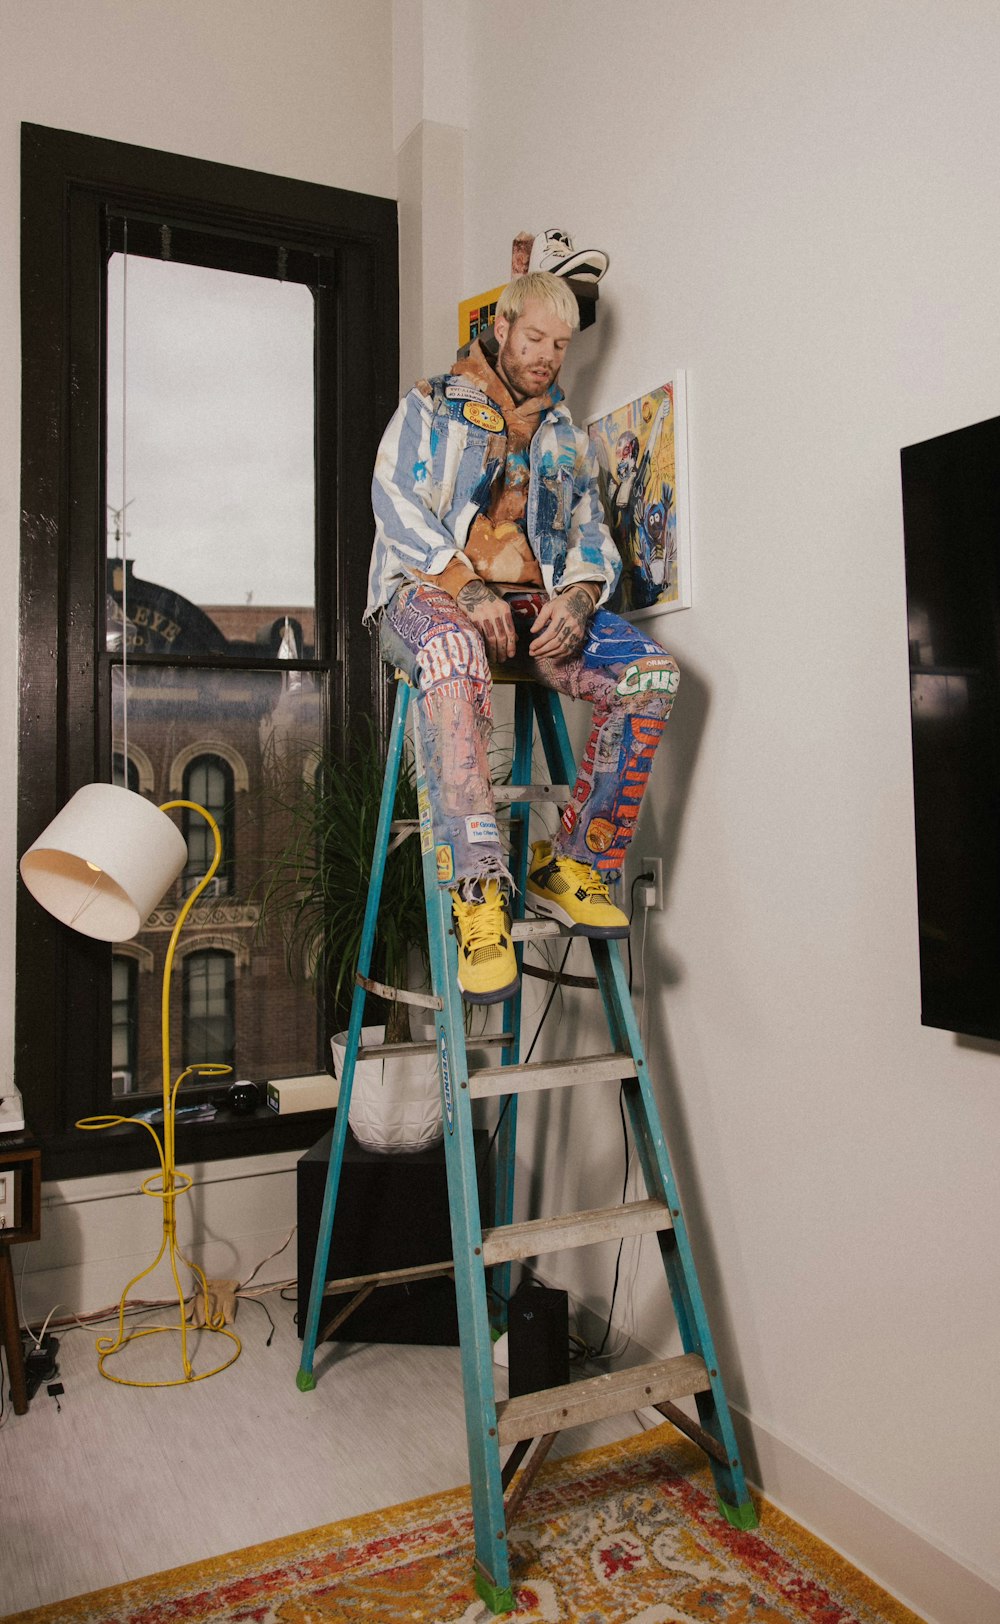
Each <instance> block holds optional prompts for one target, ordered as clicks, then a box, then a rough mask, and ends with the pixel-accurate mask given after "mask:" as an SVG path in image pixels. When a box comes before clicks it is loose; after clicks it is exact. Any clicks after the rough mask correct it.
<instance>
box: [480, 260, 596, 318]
mask: <svg viewBox="0 0 1000 1624" xmlns="http://www.w3.org/2000/svg"><path fill="white" fill-rule="evenodd" d="M529 299H541V300H542V302H543V303H544V304H547V305H549V306H551V308H552V309H553V310H554V311H555V313H556V315H557V316H558V317H559V320H560V321H564V322H565V323H566V325H567V327H579V325H580V308H579V306H578V304H577V302H576V299H575V297H574V294H573V290H572V288H570V287H568V286H567V284H566V281H565V280H564V278H563V277H561V276H553V275H552V272H551V271H529V272H528V273H527V275H525V276H515V278H514V280H513V282H508V283H507V286H506V287H505V288H504V290H503V292H502V293H501V295H500V297H499V299H498V300H497V311H496V313H497V316H502V317H503V319H504V321H509V322H510V323H511V326H513V324H514V322H515V321H516V320H517V318H518V316H520V315H521V313H522V312H523V310H524V307H525V305H526V304H527V302H528V300H529Z"/></svg>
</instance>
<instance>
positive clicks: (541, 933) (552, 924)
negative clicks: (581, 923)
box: [510, 919, 569, 942]
mask: <svg viewBox="0 0 1000 1624" xmlns="http://www.w3.org/2000/svg"><path fill="white" fill-rule="evenodd" d="M510 934H511V939H512V940H513V941H515V942H542V941H545V940H546V939H547V938H548V937H551V936H568V935H569V929H568V927H567V926H566V925H560V923H559V921H558V919H515V920H514V922H513V924H512V926H511V932H510Z"/></svg>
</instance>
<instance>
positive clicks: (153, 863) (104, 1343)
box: [21, 784, 240, 1387]
mask: <svg viewBox="0 0 1000 1624" xmlns="http://www.w3.org/2000/svg"><path fill="white" fill-rule="evenodd" d="M178 808H186V809H187V810H189V811H191V812H197V813H199V814H200V815H201V816H202V817H203V818H204V819H205V820H206V822H207V823H208V825H209V827H210V828H211V831H212V835H213V838H214V841H215V855H214V857H213V860H212V863H211V865H210V867H209V869H208V872H207V874H205V876H204V877H203V879H202V880H201V881H200V882H199V884H198V885H197V886H195V888H194V889H193V890H192V891H191V893H190V895H189V896H187V897H186V898H185V900H184V904H183V906H182V907H181V909H180V912H179V913H178V916H177V922H176V924H175V925H174V928H173V931H172V932H171V935H170V941H169V944H168V947H167V957H166V962H165V964H164V967H163V994H162V1000H161V1020H162V1054H163V1137H162V1139H161V1137H160V1135H159V1134H158V1133H157V1132H156V1129H155V1128H154V1127H152V1126H151V1124H150V1123H148V1122H145V1121H139V1120H138V1119H136V1118H134V1117H129V1116H97V1117H85V1118H84V1119H83V1120H82V1121H80V1122H78V1123H77V1127H78V1128H85V1129H88V1130H89V1129H98V1128H112V1127H117V1126H119V1125H127V1124H130V1123H131V1124H134V1126H136V1127H142V1128H145V1129H146V1130H147V1132H149V1133H150V1134H152V1136H153V1140H154V1142H155V1144H156V1148H157V1152H158V1154H159V1159H160V1171H159V1173H158V1174H156V1173H151V1174H150V1176H149V1177H148V1178H147V1179H145V1180H144V1182H143V1184H142V1193H143V1194H144V1195H149V1196H153V1197H155V1198H156V1199H157V1200H159V1201H160V1202H161V1203H162V1209H163V1232H162V1238H161V1241H160V1250H159V1251H158V1253H157V1254H156V1257H155V1258H154V1259H153V1261H152V1263H150V1265H149V1266H148V1268H145V1269H143V1270H142V1272H141V1273H140V1274H137V1275H136V1276H135V1278H134V1279H133V1280H130V1281H129V1283H128V1285H127V1286H126V1287H125V1289H124V1291H123V1292H122V1294H121V1300H120V1302H119V1304H118V1333H117V1336H114V1337H101V1338H99V1339H98V1342H97V1351H98V1354H99V1356H100V1357H99V1360H98V1364H99V1367H100V1371H101V1375H102V1376H106V1377H107V1379H108V1380H109V1381H114V1382H120V1383H121V1384H122V1385H124V1386H126V1387H180V1386H183V1385H184V1384H185V1383H186V1382H192V1381H203V1380H204V1379H205V1378H206V1377H208V1376H216V1375H218V1374H219V1372H220V1371H222V1370H226V1369H227V1368H228V1367H229V1366H230V1365H231V1364H232V1363H233V1361H234V1360H235V1359H237V1358H238V1357H239V1354H240V1340H239V1338H238V1337H237V1336H236V1334H235V1333H234V1332H233V1331H231V1330H229V1329H228V1327H227V1326H226V1325H225V1322H224V1316H223V1314H222V1313H221V1312H218V1311H216V1310H214V1309H213V1308H212V1306H211V1304H210V1301H209V1290H208V1282H207V1280H206V1279H205V1275H204V1273H203V1272H202V1270H201V1269H200V1268H199V1267H198V1265H197V1264H196V1263H193V1262H192V1261H191V1259H190V1258H188V1257H185V1255H184V1253H183V1252H182V1251H181V1250H180V1247H179V1246H178V1245H177V1221H176V1202H177V1197H178V1196H180V1195H184V1194H185V1193H186V1192H187V1191H188V1190H189V1189H190V1188H191V1183H192V1180H191V1178H190V1176H189V1174H187V1173H179V1172H178V1171H177V1168H176V1165H175V1159H174V1124H175V1113H176V1103H177V1091H178V1089H179V1088H180V1086H181V1084H182V1083H183V1081H184V1079H185V1078H186V1077H190V1076H192V1075H195V1076H199V1077H217V1076H221V1075H222V1074H223V1073H226V1072H228V1071H229V1070H230V1068H229V1066H224V1065H216V1064H213V1063H204V1064H202V1063H199V1064H197V1065H194V1066H188V1067H187V1068H186V1069H185V1070H184V1071H182V1072H180V1073H179V1075H178V1076H177V1078H176V1080H175V1081H173V1082H172V1081H171V1074H170V978H171V972H172V970H173V965H174V949H175V947H176V945H177V939H178V937H179V936H180V933H181V929H182V927H183V925H184V921H185V920H186V918H187V916H188V914H189V913H190V911H191V908H192V907H193V905H194V903H195V902H196V901H197V899H198V897H199V896H200V895H201V893H202V892H203V891H204V889H205V887H206V886H207V885H208V882H209V881H210V880H211V879H212V877H213V876H214V874H215V871H216V869H217V868H218V866H219V861H220V858H221V856H222V840H221V838H220V835H219V829H218V825H217V824H216V822H215V819H214V818H213V817H212V815H211V813H209V812H206V810H205V808H204V807H203V806H199V805H198V804H197V802H195V801H165V802H164V804H163V805H162V806H159V807H157V806H155V805H154V804H153V802H152V801H147V800H144V799H143V797H142V796H141V795H138V794H136V793H135V791H134V790H130V789H125V788H123V787H122V786H121V785H118V784H86V785H84V787H83V788H82V789H79V790H77V792H76V794H75V795H74V796H72V797H71V799H70V800H69V801H67V803H66V805H65V806H64V807H63V809H62V811H61V812H58V813H57V814H56V816H55V817H54V818H53V819H52V822H51V823H50V824H49V825H48V827H47V828H46V829H45V830H44V831H43V832H42V834H40V835H39V837H38V839H37V840H36V841H35V842H34V844H33V845H32V846H30V847H29V849H28V850H27V851H26V852H25V854H24V856H23V857H22V858H21V877H22V879H23V880H24V883H25V885H26V886H27V887H28V890H29V891H30V892H31V894H32V896H33V897H34V898H35V900H36V901H37V902H39V903H41V905H42V907H43V908H46V909H47V910H48V912H49V913H51V914H54V916H55V917H56V919H58V920H60V921H61V922H62V923H63V924H64V925H68V926H69V927H70V928H71V929H72V930H78V931H80V932H82V934H83V935H85V936H93V937H96V938H97V939H98V940H99V941H104V942H123V941H127V940H128V939H129V938H130V937H132V936H135V935H136V933H137V932H138V931H139V930H141V928H142V926H143V924H144V923H145V921H146V920H147V919H148V918H149V915H150V914H151V913H152V911H153V909H154V908H155V907H156V905H157V903H158V902H159V901H160V900H161V898H162V897H163V896H164V895H165V893H166V892H167V891H168V890H169V888H170V886H171V885H172V884H173V883H174V881H175V880H176V879H177V878H178V876H179V874H180V873H181V871H182V869H183V868H184V866H185V864H186V862H187V858H188V849H187V842H186V841H185V839H184V837H183V835H182V834H181V833H180V830H179V829H178V828H177V825H176V824H175V823H174V822H173V821H172V820H171V819H170V818H169V817H168V816H167V813H168V812H171V811H174V810H177V809H178ZM164 1256H166V1257H167V1258H168V1259H169V1263H170V1268H171V1272H172V1274H173V1280H174V1286H175V1288H176V1291H177V1302H178V1309H179V1315H180V1318H179V1323H178V1324H177V1325H146V1326H142V1327H140V1328H138V1329H136V1330H133V1331H128V1332H127V1331H126V1330H125V1309H126V1304H127V1301H128V1297H129V1293H130V1292H131V1291H132V1290H133V1288H134V1287H135V1286H136V1285H138V1283H139V1281H140V1280H144V1279H146V1277H147V1275H150V1274H152V1272H153V1270H154V1269H156V1267H157V1266H158V1264H159V1263H160V1260H161V1259H162V1258H163V1257H164ZM178 1259H179V1260H180V1261H181V1262H182V1263H184V1264H186V1266H187V1268H188V1269H190V1271H191V1273H192V1275H193V1276H194V1278H195V1281H196V1282H197V1291H196V1292H195V1299H196V1300H197V1297H198V1294H199V1293H200V1295H201V1300H202V1317H203V1320H204V1326H203V1329H204V1332H205V1333H207V1334H209V1335H215V1336H224V1337H227V1338H228V1339H229V1341H230V1342H231V1343H235V1350H234V1351H233V1352H232V1353H230V1354H229V1357H228V1358H227V1359H225V1360H224V1361H223V1363H222V1364H219V1365H216V1366H214V1368H213V1369H211V1370H205V1371H200V1372H198V1373H197V1374H196V1373H195V1371H194V1369H193V1368H192V1365H191V1361H190V1358H189V1357H188V1331H189V1325H188V1320H187V1302H186V1298H185V1294H184V1290H183V1287H182V1286H181V1280H180V1276H179V1274H178V1270H177V1263H178ZM163 1331H166V1332H172V1333H179V1335H180V1339H181V1366H182V1369H183V1375H181V1376H178V1377H177V1378H176V1379H174V1380H172V1381H169V1380H168V1381H140V1380H137V1379H134V1378H130V1377H125V1376H116V1375H112V1374H111V1372H110V1371H108V1370H106V1369H105V1364H106V1361H107V1360H109V1359H110V1358H111V1357H112V1356H113V1355H114V1354H117V1353H120V1352H121V1350H122V1349H123V1348H126V1347H127V1346H128V1345H129V1344H130V1343H132V1342H137V1341H138V1340H139V1339H140V1338H142V1337H147V1336H154V1335H156V1334H157V1333H159V1332H163Z"/></svg>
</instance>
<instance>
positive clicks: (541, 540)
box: [364, 373, 621, 620]
mask: <svg viewBox="0 0 1000 1624" xmlns="http://www.w3.org/2000/svg"><path fill="white" fill-rule="evenodd" d="M553 393H554V394H555V395H556V396H558V399H557V400H556V401H555V403H554V404H553V406H552V407H550V408H549V409H548V410H547V411H545V413H544V414H543V416H542V419H541V421H540V423H539V425H538V428H537V429H536V430H535V433H534V435H533V436H532V440H531V446H530V452H529V467H530V480H529V486H528V506H527V512H526V515H525V518H526V527H527V533H528V542H529V545H530V547H531V550H532V552H533V553H534V555H535V557H536V558H537V560H538V563H539V566H540V568H541V572H542V580H543V581H544V583H545V588H546V591H547V592H548V593H549V596H550V597H551V596H552V594H553V593H554V592H556V591H557V590H558V589H559V588H560V587H564V586H568V585H569V584H570V583H571V582H574V581H598V582H601V583H603V584H602V591H601V597H600V599H599V602H600V603H605V602H606V601H607V599H608V597H609V596H610V594H611V593H612V591H613V590H614V588H615V585H616V583H617V581H618V576H619V574H620V572H621V558H620V556H619V553H618V549H617V547H616V546H615V543H614V541H613V540H612V538H611V535H610V533H609V531H608V529H607V526H606V525H605V523H604V518H603V513H602V509H601V499H600V495H599V493H598V488H597V460H596V457H595V455H594V450H593V446H592V445H591V442H590V440H589V439H588V437H587V435H585V434H584V433H582V431H581V430H580V429H577V428H575V427H574V426H573V423H572V421H571V419H570V415H569V411H568V410H567V408H566V406H565V405H564V404H563V403H562V396H561V395H560V394H559V391H558V390H554V391H553ZM498 419H499V420H500V423H499V424H498V422H497V420H498ZM500 424H502V417H501V415H500V413H499V412H498V410H497V408H496V406H495V404H494V403H493V401H491V400H490V399H489V397H488V396H487V395H486V394H484V393H483V390H482V389H481V388H480V386H479V383H478V382H477V380H476V379H475V378H471V377H469V376H467V375H465V374H462V373H449V374H446V375H444V376H442V377H438V378H432V379H431V380H430V382H429V383H427V382H425V383H422V384H418V385H416V386H415V387H414V388H413V389H411V390H410V392H409V394H408V395H406V396H405V397H404V399H403V400H402V401H401V403H400V405H399V407H398V409H397V411H396V413H395V415H394V417H393V418H392V420H391V422H390V424H389V426H388V428H387V429H386V431H385V434H384V435H383V438H382V443H381V445H380V446H379V451H378V456H377V458H376V461H375V474H374V478H373V480H372V506H373V508H374V512H375V544H374V546H373V548H372V558H371V568H370V570H369V575H368V607H367V609H366V610H365V617H364V618H365V620H370V619H371V618H372V617H373V616H374V615H376V614H377V613H378V611H379V610H380V609H384V608H385V606H386V604H387V603H388V602H389V600H390V599H391V598H392V596H393V594H394V593H395V592H396V591H397V590H398V589H399V587H401V586H402V585H403V583H404V582H405V581H410V580H413V579H414V572H415V571H417V570H420V571H422V572H423V573H424V574H427V575H439V574H440V573H441V571H442V570H443V569H444V567H445V565H446V564H447V563H448V562H449V561H450V560H451V559H452V558H454V557H455V556H456V554H458V553H461V552H462V551H463V549H464V547H465V542H466V539H467V537H468V534H469V530H470V528H471V525H472V521H473V519H475V517H476V515H477V514H478V513H481V512H482V511H483V510H484V509H485V508H486V506H487V504H488V502H489V497H490V489H491V486H492V485H493V481H494V480H495V479H496V478H497V477H498V475H499V474H500V472H501V470H502V468H503V465H504V461H505V458H506V455H507V439H506V435H505V433H504V432H503V428H505V427H506V425H503V427H500Z"/></svg>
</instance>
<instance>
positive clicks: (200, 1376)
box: [97, 1325, 242, 1387]
mask: <svg viewBox="0 0 1000 1624" xmlns="http://www.w3.org/2000/svg"><path fill="white" fill-rule="evenodd" d="M162 1332H167V1333H168V1334H173V1335H174V1336H180V1335H181V1327H180V1326H179V1325H144V1326H143V1327H142V1328H141V1329H140V1330H138V1331H131V1332H130V1333H129V1335H128V1336H126V1337H123V1338H122V1340H121V1341H120V1342H116V1343H115V1345H114V1346H113V1347H109V1348H105V1349H104V1350H103V1351H102V1350H101V1344H100V1342H98V1344H97V1351H98V1360H97V1368H98V1370H99V1371H100V1373H101V1375H102V1376H103V1377H104V1379H105V1381H109V1382H117V1384H118V1386H119V1387H187V1386H188V1385H189V1384H190V1383H191V1382H203V1381H205V1380H206V1379H207V1378H208V1377H209V1376H218V1374H219V1373H220V1371H223V1370H228V1369H229V1366H230V1365H232V1364H235V1362H236V1360H237V1359H238V1358H239V1356H240V1350H241V1348H242V1343H241V1342H240V1339H239V1337H238V1336H237V1335H236V1333H235V1331H229V1330H226V1329H224V1328H222V1327H216V1326H213V1325H202V1326H199V1327H198V1331H197V1332H196V1333H195V1334H196V1335H199V1334H204V1335H206V1336H225V1337H228V1338H229V1340H230V1342H233V1343H235V1344H236V1346H235V1350H234V1352H233V1353H231V1354H230V1356H229V1358H228V1359H225V1360H223V1362H222V1364H221V1365H213V1367H212V1369H211V1370H199V1371H194V1370H191V1367H190V1365H188V1370H189V1372H190V1374H187V1375H184V1376H176V1377H174V1378H173V1380H169V1379H168V1380H166V1381H163V1380H155V1381H153V1380H145V1381H140V1380H139V1379H138V1378H137V1377H135V1376H115V1375H113V1374H112V1373H111V1371H110V1370H105V1368H104V1367H105V1364H106V1363H107V1361H108V1360H109V1359H113V1358H114V1356H115V1355H116V1354H118V1353H121V1352H123V1351H124V1349H125V1348H127V1347H128V1345H129V1343H131V1342H138V1341H139V1339H140V1337H144V1336H158V1335H159V1334H160V1333H162Z"/></svg>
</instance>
